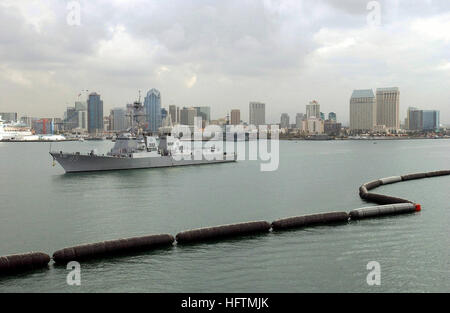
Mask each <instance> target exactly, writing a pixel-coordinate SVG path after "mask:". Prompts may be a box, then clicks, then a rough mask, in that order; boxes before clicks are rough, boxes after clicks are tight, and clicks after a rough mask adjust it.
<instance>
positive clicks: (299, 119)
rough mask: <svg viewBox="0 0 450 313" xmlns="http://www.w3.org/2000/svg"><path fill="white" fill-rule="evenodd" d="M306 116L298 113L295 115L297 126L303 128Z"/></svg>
mask: <svg viewBox="0 0 450 313" xmlns="http://www.w3.org/2000/svg"><path fill="white" fill-rule="evenodd" d="M305 118H306V117H305V114H303V113H297V115H295V128H298V129H302V126H303V125H302V124H303V121H304V120H305Z"/></svg>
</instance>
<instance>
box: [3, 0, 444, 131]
mask: <svg viewBox="0 0 450 313" xmlns="http://www.w3.org/2000/svg"><path fill="white" fill-rule="evenodd" d="M69 2H70V1H64V0H53V1H51V0H39V1H37V0H36V1H33V0H24V1H18V0H0V112H2V111H17V112H19V114H20V115H29V116H36V117H61V116H62V114H63V112H64V110H65V108H66V107H67V106H68V105H73V103H74V101H76V100H77V96H78V94H80V93H81V91H82V90H89V91H97V92H99V93H100V94H101V96H102V98H103V100H104V105H105V114H106V112H109V109H111V108H113V107H118V106H124V105H125V104H126V103H127V102H130V101H133V100H135V98H136V97H137V94H138V90H139V89H140V90H142V92H143V94H145V93H146V92H147V91H148V90H149V89H151V88H157V89H159V90H160V91H161V95H162V105H163V107H168V106H169V104H176V105H178V106H201V105H208V106H211V113H212V118H219V117H223V116H225V115H226V113H227V112H228V111H229V110H231V109H241V112H242V113H241V116H242V118H243V119H245V120H247V118H248V103H249V101H263V102H265V103H266V116H267V120H268V122H279V119H280V115H281V113H283V112H286V113H289V115H290V116H291V122H293V120H295V114H296V113H297V112H305V105H306V104H307V103H308V102H309V101H311V100H313V99H315V100H318V101H319V102H320V104H321V111H322V112H325V113H328V112H330V111H335V112H336V113H337V115H338V120H340V121H342V122H344V123H347V122H348V119H349V118H348V111H349V98H350V96H351V93H352V90H353V89H366V88H373V89H375V88H377V87H390V86H397V87H399V88H400V92H401V96H400V109H401V118H402V119H403V118H404V116H405V114H406V113H405V112H406V109H407V107H408V106H416V107H420V108H423V109H438V110H440V111H441V122H442V123H450V1H448V0H428V1H427V0H422V1H419V0H397V1H395V0H388V1H379V2H378V3H379V4H380V8H381V13H380V25H379V26H377V25H376V24H377V23H376V19H372V20H371V21H375V23H374V22H371V23H368V22H367V18H368V15H369V14H371V15H370V16H371V17H373V16H374V15H373V14H376V9H370V10H368V9H367V5H368V1H360V0H319V1H318V0H310V1H300V0H292V1H291V0H286V1H281V0H279V1H277V0H261V1H250V0H236V1H234V0H217V1H212V0H211V1H208V0H196V1H193V0H179V1H176V0H159V1H143V0H134V1H133V0H89V1H87V0H86V1H78V3H79V4H80V7H81V11H80V21H81V25H79V26H77V25H69V23H68V22H67V19H68V15H69V17H71V16H73V15H70V14H72V13H73V12H74V11H73V10H68V8H67V4H68V3H69ZM371 8H373V6H371ZM69 20H70V19H69ZM70 21H74V20H73V19H71V20H70ZM71 24H73V23H71ZM85 97H86V95H85V93H83V95H82V97H81V98H82V99H85Z"/></svg>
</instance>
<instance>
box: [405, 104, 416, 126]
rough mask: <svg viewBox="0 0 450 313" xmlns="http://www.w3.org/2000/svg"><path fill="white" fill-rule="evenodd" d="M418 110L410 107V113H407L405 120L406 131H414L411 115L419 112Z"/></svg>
mask: <svg viewBox="0 0 450 313" xmlns="http://www.w3.org/2000/svg"><path fill="white" fill-rule="evenodd" d="M417 110H418V109H417V108H414V107H409V108H408V111H407V112H406V119H405V128H406V129H413V128H411V127H412V123H411V115H412V112H413V111H417Z"/></svg>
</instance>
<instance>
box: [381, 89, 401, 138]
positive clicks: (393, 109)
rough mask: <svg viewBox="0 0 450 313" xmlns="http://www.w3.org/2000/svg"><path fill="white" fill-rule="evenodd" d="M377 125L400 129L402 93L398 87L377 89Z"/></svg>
mask: <svg viewBox="0 0 450 313" xmlns="http://www.w3.org/2000/svg"><path fill="white" fill-rule="evenodd" d="M377 125H385V126H386V128H387V129H389V130H398V129H400V91H399V89H398V88H397V87H392V88H378V89H377Z"/></svg>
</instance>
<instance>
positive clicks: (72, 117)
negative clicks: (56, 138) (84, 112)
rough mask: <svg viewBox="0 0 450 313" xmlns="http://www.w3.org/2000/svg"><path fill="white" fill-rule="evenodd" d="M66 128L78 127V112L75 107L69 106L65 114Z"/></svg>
mask: <svg viewBox="0 0 450 313" xmlns="http://www.w3.org/2000/svg"><path fill="white" fill-rule="evenodd" d="M64 120H65V123H64V129H65V130H68V131H71V130H73V129H75V128H77V127H78V112H77V110H76V109H75V107H68V108H67V109H66V114H65V118H64Z"/></svg>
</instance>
